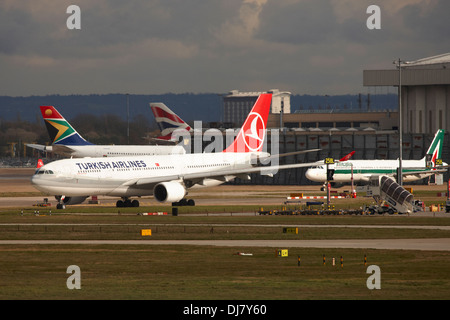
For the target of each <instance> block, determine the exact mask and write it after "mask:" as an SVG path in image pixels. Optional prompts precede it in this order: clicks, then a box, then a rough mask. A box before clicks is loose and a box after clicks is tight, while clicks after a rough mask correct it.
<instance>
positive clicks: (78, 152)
mask: <svg viewBox="0 0 450 320" xmlns="http://www.w3.org/2000/svg"><path fill="white" fill-rule="evenodd" d="M44 151H48V152H55V153H58V154H61V155H65V156H70V157H74V158H84V157H123V156H154V155H168V154H184V153H186V151H185V149H184V148H183V147H182V146H175V145H173V146H167V145H166V146H160V145H80V146H77V145H71V146H64V145H62V146H60V145H57V144H54V145H52V146H47V147H45V149H44Z"/></svg>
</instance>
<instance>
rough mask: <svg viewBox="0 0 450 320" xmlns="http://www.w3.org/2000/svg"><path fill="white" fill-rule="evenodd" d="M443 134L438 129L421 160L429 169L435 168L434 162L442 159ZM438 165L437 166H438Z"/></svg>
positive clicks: (442, 131)
mask: <svg viewBox="0 0 450 320" xmlns="http://www.w3.org/2000/svg"><path fill="white" fill-rule="evenodd" d="M444 133H445V131H444V130H442V129H439V130H438V131H437V132H436V134H435V135H434V139H433V141H432V142H431V144H430V147H429V148H428V151H427V153H426V155H425V157H424V158H423V160H425V164H426V165H427V166H429V167H435V166H436V160H437V159H442V147H443V145H444ZM438 165H439V164H438Z"/></svg>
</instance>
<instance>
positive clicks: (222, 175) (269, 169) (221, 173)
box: [123, 162, 317, 187]
mask: <svg viewBox="0 0 450 320" xmlns="http://www.w3.org/2000/svg"><path fill="white" fill-rule="evenodd" d="M313 165H317V163H316V162H313V163H297V164H285V165H278V166H259V167H253V168H247V169H228V170H218V171H210V172H201V173H187V174H180V175H172V176H164V177H144V178H137V179H132V180H130V181H127V182H125V183H124V184H123V185H126V186H131V185H137V186H141V187H145V185H149V187H153V185H155V184H157V183H161V182H168V181H174V180H183V181H191V182H194V183H197V182H198V181H201V180H203V179H207V178H209V179H217V180H226V179H227V177H230V176H237V175H242V174H250V173H260V174H262V175H270V174H272V173H274V172H276V171H278V170H284V169H293V168H303V167H310V166H313Z"/></svg>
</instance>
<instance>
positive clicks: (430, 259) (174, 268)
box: [0, 208, 450, 300]
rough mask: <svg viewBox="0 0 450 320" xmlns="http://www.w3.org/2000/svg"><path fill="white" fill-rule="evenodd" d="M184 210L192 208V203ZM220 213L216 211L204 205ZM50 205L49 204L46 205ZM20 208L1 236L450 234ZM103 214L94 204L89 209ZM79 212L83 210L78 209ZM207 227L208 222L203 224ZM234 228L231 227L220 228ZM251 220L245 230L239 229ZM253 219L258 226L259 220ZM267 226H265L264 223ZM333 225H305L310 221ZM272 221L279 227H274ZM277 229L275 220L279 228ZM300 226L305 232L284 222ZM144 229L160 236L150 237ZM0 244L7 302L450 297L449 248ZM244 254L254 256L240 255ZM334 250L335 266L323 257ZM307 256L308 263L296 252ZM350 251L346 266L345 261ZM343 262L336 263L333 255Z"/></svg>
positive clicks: (297, 219) (401, 221) (344, 220)
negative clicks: (373, 270)
mask: <svg viewBox="0 0 450 320" xmlns="http://www.w3.org/2000/svg"><path fill="white" fill-rule="evenodd" d="M183 209H184V208H183ZM200 209H207V210H211V208H200ZM45 210H46V209H45ZM45 210H44V211H43V210H41V211H40V216H35V215H34V214H30V213H29V212H26V213H25V214H24V215H23V216H21V215H20V214H19V213H18V212H17V211H11V212H5V211H4V212H2V213H1V214H0V224H1V225H0V239H2V240H3V239H80V240H81V239H142V241H152V240H156V239H206V240H208V239H209V240H214V239H251V240H253V239H285V240H289V239H367V238H374V239H375V238H392V239H395V238H426V237H447V238H448V237H450V233H449V232H448V231H443V230H441V231H439V230H420V229H393V228H387V229H384V228H383V229H368V228H345V227H342V228H330V227H328V226H327V225H335V226H336V225H393V226H394V225H412V226H414V225H449V224H450V219H449V218H437V217H407V216H402V217H396V216H293V217H291V216H247V217H239V216H225V217H222V216H208V217H205V216H203V217H197V216H192V215H183V216H178V217H173V216H170V215H169V216H154V217H151V216H138V215H137V214H136V213H135V212H131V211H130V212H128V213H121V214H120V215H119V214H117V213H114V214H108V213H101V212H91V214H89V215H75V214H67V211H65V213H64V214H61V213H53V214H52V215H51V216H50V215H49V212H48V211H47V212H45ZM90 210H98V209H87V210H84V211H90ZM77 211H78V212H80V211H81V210H80V208H78V210H77ZM197 224H204V225H201V226H199V225H197ZM220 224H227V225H225V226H224V225H220ZM235 224H243V225H244V226H234V225H235ZM252 224H253V225H252ZM256 224H261V225H263V226H256ZM308 224H314V225H324V227H321V228H306V227H303V228H302V227H301V225H308ZM269 225H270V226H269ZM272 225H275V226H272ZM289 225H299V226H300V227H299V234H298V235H295V234H284V233H283V232H282V229H283V227H284V226H289ZM142 228H151V229H152V236H151V237H148V238H145V239H143V237H142V236H141V235H140V230H141V229H142ZM280 249H289V256H288V257H286V258H281V257H277V256H276V252H275V251H276V248H260V247H258V248H252V247H213V246H152V245H14V246H12V245H0V299H26V300H28V299H33V300H35V299H45V300H47V299H114V300H115V299H150V300H163V299H170V300H178V299H182V300H199V299H201V300H203V299H204V300H210V299H213V300H222V299H225V300H249V299H250V300H274V299H275V300H305V299H327V300H334V299H352V300H353V299H358V300H359V299H361V300H365V299H384V300H390V299H407V300H411V299H412V300H415V299H444V300H446V299H449V298H450V274H449V273H448V266H449V265H450V252H445V251H442V252H440V251H407V250H373V249H370V250H369V249H367V250H363V249H312V248H311V249H309V248H307V249H304V248H280ZM237 252H247V253H252V254H253V255H252V256H239V255H236V253H237ZM323 255H325V256H326V265H325V266H323V265H322V257H323ZM364 255H367V259H368V265H371V264H375V265H378V266H379V267H380V269H381V290H369V289H368V288H367V286H366V280H367V278H368V277H369V274H367V273H366V270H367V266H364V264H363V259H364ZM298 256H300V258H301V265H300V266H298V261H297V258H298ZM341 256H343V259H344V266H343V268H341V267H340V265H339V258H340V257H341ZM333 257H335V258H336V264H337V265H336V266H335V267H333V266H331V260H332V258H333ZM69 265H78V266H79V267H80V269H81V290H69V289H67V287H66V280H67V278H68V277H69V274H67V273H66V269H67V267H68V266H69Z"/></svg>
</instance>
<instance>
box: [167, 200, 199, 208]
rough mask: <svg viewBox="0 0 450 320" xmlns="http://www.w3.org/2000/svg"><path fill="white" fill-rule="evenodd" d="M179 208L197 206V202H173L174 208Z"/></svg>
mask: <svg viewBox="0 0 450 320" xmlns="http://www.w3.org/2000/svg"><path fill="white" fill-rule="evenodd" d="M177 206H180V207H182V206H195V201H194V199H185V198H183V199H181V200H180V201H177V202H172V207H177Z"/></svg>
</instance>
